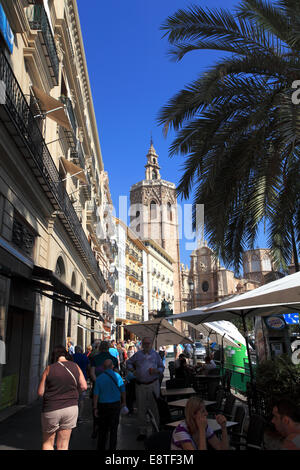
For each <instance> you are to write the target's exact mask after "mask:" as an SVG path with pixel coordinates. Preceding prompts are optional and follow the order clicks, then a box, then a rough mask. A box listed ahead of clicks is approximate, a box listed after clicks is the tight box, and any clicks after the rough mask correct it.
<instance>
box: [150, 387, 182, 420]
mask: <svg viewBox="0 0 300 470" xmlns="http://www.w3.org/2000/svg"><path fill="white" fill-rule="evenodd" d="M153 396H154V399H155V401H156V405H157V408H158V413H159V421H160V426H161V427H163V426H165V425H166V424H167V423H172V421H178V420H179V419H181V418H182V417H183V410H182V408H176V407H174V408H172V407H171V406H170V405H169V404H168V402H167V401H166V400H164V398H162V397H157V396H156V395H155V393H153Z"/></svg>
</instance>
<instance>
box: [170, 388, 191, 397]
mask: <svg viewBox="0 0 300 470" xmlns="http://www.w3.org/2000/svg"><path fill="white" fill-rule="evenodd" d="M161 394H162V396H163V397H170V396H171V397H174V396H181V395H196V394H197V392H196V391H195V389H193V388H192V387H186V388H162V389H161Z"/></svg>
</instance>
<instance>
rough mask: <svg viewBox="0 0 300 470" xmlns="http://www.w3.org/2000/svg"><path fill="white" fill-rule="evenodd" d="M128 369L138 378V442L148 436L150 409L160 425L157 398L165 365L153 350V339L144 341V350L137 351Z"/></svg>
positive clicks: (129, 362)
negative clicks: (147, 420)
mask: <svg viewBox="0 0 300 470" xmlns="http://www.w3.org/2000/svg"><path fill="white" fill-rule="evenodd" d="M126 366H127V369H128V370H129V371H132V372H133V373H134V375H135V377H136V401H137V410H138V423H139V431H140V434H139V435H138V437H137V439H138V440H143V439H145V438H146V435H147V423H146V413H147V410H148V409H150V410H151V411H152V413H153V415H154V418H155V421H156V422H157V424H158V425H159V413H158V408H157V404H156V400H155V397H154V396H153V394H154V395H155V396H156V397H159V395H160V382H159V378H160V376H161V375H163V373H164V369H165V368H164V365H163V362H162V359H161V357H160V355H159V354H158V353H157V352H156V351H154V349H152V339H151V338H148V337H145V338H143V340H142V349H141V350H140V351H137V352H136V353H135V354H134V355H133V356H132V357H131V358H130V359H128V361H127V363H126Z"/></svg>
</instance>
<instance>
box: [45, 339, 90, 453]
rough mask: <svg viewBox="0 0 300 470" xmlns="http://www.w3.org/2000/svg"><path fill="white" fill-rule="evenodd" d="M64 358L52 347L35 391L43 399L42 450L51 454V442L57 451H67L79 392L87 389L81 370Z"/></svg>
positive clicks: (63, 353) (60, 348)
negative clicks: (50, 358)
mask: <svg viewBox="0 0 300 470" xmlns="http://www.w3.org/2000/svg"><path fill="white" fill-rule="evenodd" d="M68 358H69V354H68V352H67V350H66V348H65V347H64V346H56V347H55V348H54V351H53V353H52V361H51V365H49V366H48V367H47V368H46V369H45V371H44V373H43V376H42V379H41V382H40V384H39V387H38V396H39V397H42V398H43V408H42V430H43V446H42V449H43V450H54V443H55V438H56V448H57V450H68V447H69V441H70V437H71V433H72V429H73V428H75V427H76V424H77V418H78V400H79V392H83V391H85V390H86V389H87V383H86V380H85V378H84V375H83V373H82V371H81V369H80V368H79V367H78V365H77V364H76V363H75V362H73V361H70V360H68Z"/></svg>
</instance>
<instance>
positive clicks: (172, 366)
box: [168, 361, 175, 380]
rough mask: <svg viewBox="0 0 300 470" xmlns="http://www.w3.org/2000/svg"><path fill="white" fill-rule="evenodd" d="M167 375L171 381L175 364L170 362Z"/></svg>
mask: <svg viewBox="0 0 300 470" xmlns="http://www.w3.org/2000/svg"><path fill="white" fill-rule="evenodd" d="M168 369H169V373H170V379H171V380H172V379H173V378H174V377H175V362H174V361H170V362H169V365H168Z"/></svg>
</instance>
